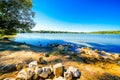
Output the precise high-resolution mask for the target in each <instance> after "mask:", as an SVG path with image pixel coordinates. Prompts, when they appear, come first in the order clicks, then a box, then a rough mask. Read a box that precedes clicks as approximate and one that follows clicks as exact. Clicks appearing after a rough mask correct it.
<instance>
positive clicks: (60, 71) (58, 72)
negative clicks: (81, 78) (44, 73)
mask: <svg viewBox="0 0 120 80" xmlns="http://www.w3.org/2000/svg"><path fill="white" fill-rule="evenodd" d="M53 73H54V75H55V77H59V76H61V75H62V74H63V65H62V63H57V64H55V65H54V66H53Z"/></svg>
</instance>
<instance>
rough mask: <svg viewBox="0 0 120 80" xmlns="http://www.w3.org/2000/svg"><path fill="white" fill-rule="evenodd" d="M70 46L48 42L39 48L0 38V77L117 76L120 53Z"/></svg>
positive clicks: (80, 79) (65, 79)
mask: <svg viewBox="0 0 120 80" xmlns="http://www.w3.org/2000/svg"><path fill="white" fill-rule="evenodd" d="M72 47H74V46H73V45H67V44H64V45H60V44H50V45H48V46H47V47H46V48H42V47H36V46H32V45H27V44H25V43H17V42H13V41H9V40H1V41H0V80H4V79H5V80H7V79H8V80H15V79H34V80H37V79H41V80H44V79H50V80H120V54H112V53H108V52H105V51H99V50H97V49H95V50H92V49H91V48H89V47H78V48H77V52H73V51H71V48H72ZM63 67H64V69H63ZM46 68H47V69H46ZM56 70H57V71H58V73H56ZM29 71H31V73H30V74H25V73H27V72H29ZM46 71H47V72H46ZM48 72H49V73H48ZM71 72H72V73H71ZM73 73H74V74H73ZM20 74H22V75H20ZM27 76H29V77H27Z"/></svg>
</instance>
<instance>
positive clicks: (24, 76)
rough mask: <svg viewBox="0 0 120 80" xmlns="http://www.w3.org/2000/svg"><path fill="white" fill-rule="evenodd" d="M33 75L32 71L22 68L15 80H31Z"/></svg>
mask: <svg viewBox="0 0 120 80" xmlns="http://www.w3.org/2000/svg"><path fill="white" fill-rule="evenodd" d="M34 74H35V71H34V70H33V69H30V68H24V69H22V70H21V71H20V72H19V73H18V75H17V77H16V80H29V79H32V77H33V75H34Z"/></svg>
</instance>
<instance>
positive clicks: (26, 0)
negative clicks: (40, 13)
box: [0, 0, 35, 34]
mask: <svg viewBox="0 0 120 80" xmlns="http://www.w3.org/2000/svg"><path fill="white" fill-rule="evenodd" d="M31 7H32V2H31V0H0V30H4V31H3V33H4V34H13V33H16V31H18V30H29V29H31V28H32V27H34V25H35V23H34V21H33V17H34V12H32V10H31Z"/></svg>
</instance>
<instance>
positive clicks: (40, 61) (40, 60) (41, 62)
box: [39, 57, 47, 64]
mask: <svg viewBox="0 0 120 80" xmlns="http://www.w3.org/2000/svg"><path fill="white" fill-rule="evenodd" d="M39 63H40V64H47V62H46V61H45V60H44V59H43V57H40V58H39Z"/></svg>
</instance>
